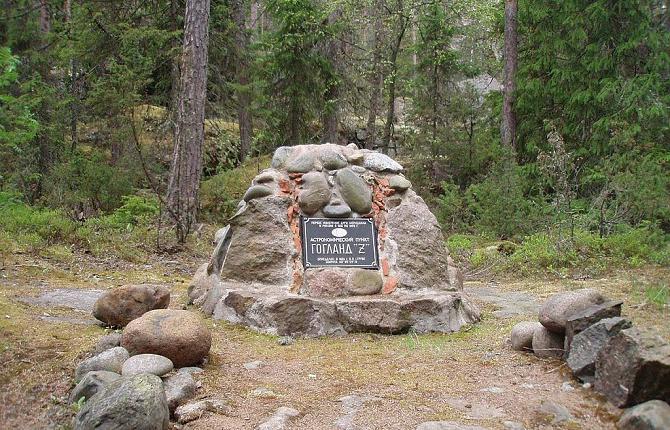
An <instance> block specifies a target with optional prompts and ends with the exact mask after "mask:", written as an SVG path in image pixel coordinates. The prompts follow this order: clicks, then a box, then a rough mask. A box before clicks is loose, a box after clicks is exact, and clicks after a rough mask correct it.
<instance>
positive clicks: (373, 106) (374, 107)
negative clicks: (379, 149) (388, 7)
mask: <svg viewBox="0 0 670 430" xmlns="http://www.w3.org/2000/svg"><path fill="white" fill-rule="evenodd" d="M381 6H382V5H381V1H380V0H376V1H375V2H374V3H373V10H372V16H373V20H374V31H373V34H372V44H371V45H372V70H371V74H370V108H369V110H368V121H367V124H366V126H365V129H366V133H367V139H366V140H365V148H367V149H375V147H376V143H377V115H378V114H379V99H380V98H381V95H382V85H383V83H384V76H383V74H382V67H381V65H382V40H381V39H382V17H381V13H382V7H381Z"/></svg>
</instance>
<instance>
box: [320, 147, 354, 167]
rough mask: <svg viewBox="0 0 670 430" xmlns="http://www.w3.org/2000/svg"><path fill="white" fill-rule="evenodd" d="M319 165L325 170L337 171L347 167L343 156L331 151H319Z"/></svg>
mask: <svg viewBox="0 0 670 430" xmlns="http://www.w3.org/2000/svg"><path fill="white" fill-rule="evenodd" d="M320 158H321V163H322V164H323V168H324V169H327V170H337V169H341V168H343V167H347V164H348V163H347V159H346V158H344V155H342V154H338V153H337V152H335V151H333V150H331V149H324V150H322V151H321V157H320Z"/></svg>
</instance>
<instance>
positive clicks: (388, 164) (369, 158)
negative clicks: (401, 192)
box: [363, 152, 402, 173]
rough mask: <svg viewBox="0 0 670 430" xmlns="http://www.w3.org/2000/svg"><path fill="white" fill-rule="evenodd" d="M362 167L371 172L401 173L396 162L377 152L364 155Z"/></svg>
mask: <svg viewBox="0 0 670 430" xmlns="http://www.w3.org/2000/svg"><path fill="white" fill-rule="evenodd" d="M363 166H364V167H365V168H367V169H370V170H372V171H373V172H392V173H400V172H402V166H401V165H400V164H398V162H397V161H395V160H394V159H392V158H391V157H389V156H388V155H385V154H380V153H379V152H368V153H366V154H365V159H364V161H363Z"/></svg>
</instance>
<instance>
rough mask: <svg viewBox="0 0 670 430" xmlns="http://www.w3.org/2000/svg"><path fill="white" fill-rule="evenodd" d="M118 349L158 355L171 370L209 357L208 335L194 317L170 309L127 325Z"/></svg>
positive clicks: (192, 314)
mask: <svg viewBox="0 0 670 430" xmlns="http://www.w3.org/2000/svg"><path fill="white" fill-rule="evenodd" d="M121 345H123V347H124V348H126V349H127V350H128V351H129V352H130V354H132V355H136V354H158V355H162V356H164V357H167V358H169V359H170V360H172V362H173V363H174V365H175V367H184V366H193V365H196V364H199V363H200V362H202V360H203V359H204V358H205V357H207V354H209V349H210V347H211V345H212V335H211V333H210V332H209V329H208V328H207V326H206V325H205V323H204V322H203V321H202V319H201V318H200V317H199V316H198V315H197V314H195V313H193V312H189V311H181V310H174V309H159V310H155V311H150V312H147V313H146V314H144V315H143V316H142V317H140V318H138V319H136V320H133V321H131V323H130V324H128V326H127V327H126V329H125V330H124V332H123V338H122V339H121Z"/></svg>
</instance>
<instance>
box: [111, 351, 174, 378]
mask: <svg viewBox="0 0 670 430" xmlns="http://www.w3.org/2000/svg"><path fill="white" fill-rule="evenodd" d="M172 369H174V365H173V364H172V360H170V359H169V358H167V357H163V356H162V355H156V354H138V355H134V356H132V357H130V358H129V359H127V360H126V361H125V362H124V363H123V367H122V368H121V374H122V375H123V376H133V375H139V374H142V373H151V374H152V375H156V376H163V375H165V374H168V373H170V372H172Z"/></svg>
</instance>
